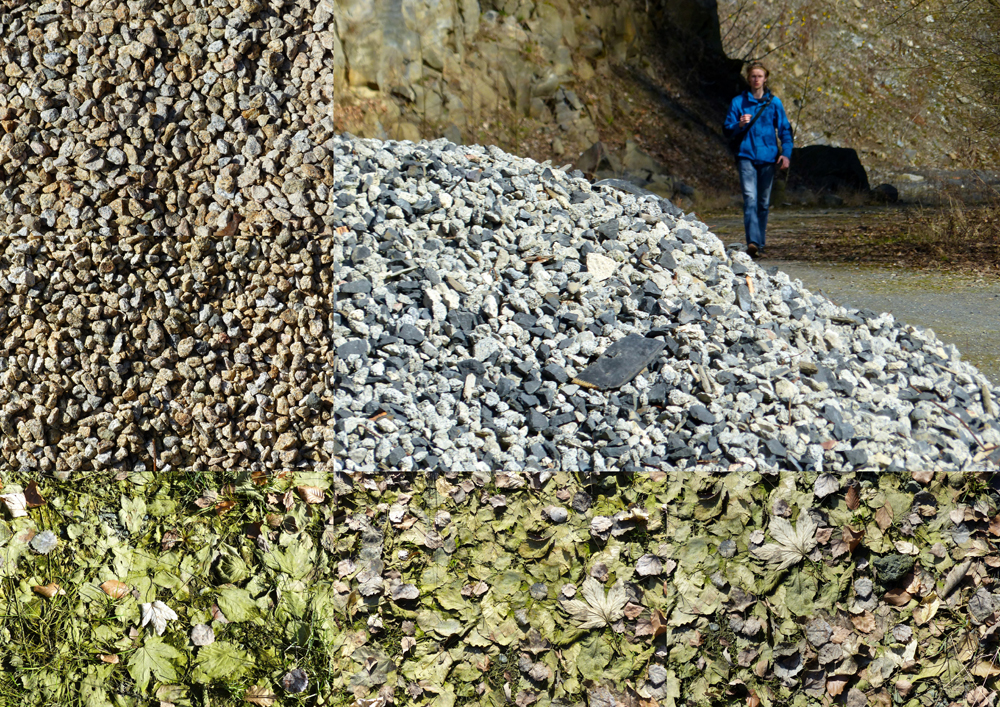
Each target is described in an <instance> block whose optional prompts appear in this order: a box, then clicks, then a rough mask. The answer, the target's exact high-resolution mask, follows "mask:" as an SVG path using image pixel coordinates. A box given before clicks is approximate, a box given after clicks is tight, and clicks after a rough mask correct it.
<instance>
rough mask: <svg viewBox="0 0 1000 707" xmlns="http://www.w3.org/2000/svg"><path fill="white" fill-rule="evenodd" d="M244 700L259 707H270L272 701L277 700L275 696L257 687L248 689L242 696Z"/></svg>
mask: <svg viewBox="0 0 1000 707" xmlns="http://www.w3.org/2000/svg"><path fill="white" fill-rule="evenodd" d="M243 697H244V699H245V700H246V701H247V702H249V703H250V704H252V705H260V706H261V707H271V705H273V704H274V701H275V700H276V699H278V697H277V695H275V694H274V693H272V692H271V691H270V690H267V689H265V688H263V687H260V686H258V685H254V686H253V687H248V688H247V691H246V694H245V695H244V696H243Z"/></svg>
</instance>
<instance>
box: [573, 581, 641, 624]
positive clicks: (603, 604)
mask: <svg viewBox="0 0 1000 707" xmlns="http://www.w3.org/2000/svg"><path fill="white" fill-rule="evenodd" d="M580 593H581V594H582V595H583V598H584V599H585V600H586V601H580V600H579V599H573V600H571V601H566V602H563V603H562V605H561V606H562V609H563V611H565V612H566V613H567V614H569V615H570V618H572V619H573V621H574V622H576V624H577V627H578V628H602V627H604V626H609V625H611V624H613V623H614V622H615V621H618V620H619V619H620V618H622V616H624V614H625V584H624V582H622V581H621V580H618V581H617V582H615V583H614V585H613V586H612V587H611V589H609V590H608V593H607V595H605V594H604V587H603V585H602V584H601V583H600V582H598V581H597V580H596V579H594V578H593V577H587V578H586V579H585V580H583V587H582V589H581V592H580Z"/></svg>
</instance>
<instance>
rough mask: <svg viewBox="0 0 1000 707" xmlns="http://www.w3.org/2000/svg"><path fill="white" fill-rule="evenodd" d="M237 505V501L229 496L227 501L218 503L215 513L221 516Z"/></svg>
mask: <svg viewBox="0 0 1000 707" xmlns="http://www.w3.org/2000/svg"><path fill="white" fill-rule="evenodd" d="M235 507H236V501H235V500H233V499H231V498H227V499H226V500H225V501H222V502H221V503H218V504H216V506H215V515H217V516H221V515H223V514H224V513H228V512H229V511H231V510H232V509H233V508H235Z"/></svg>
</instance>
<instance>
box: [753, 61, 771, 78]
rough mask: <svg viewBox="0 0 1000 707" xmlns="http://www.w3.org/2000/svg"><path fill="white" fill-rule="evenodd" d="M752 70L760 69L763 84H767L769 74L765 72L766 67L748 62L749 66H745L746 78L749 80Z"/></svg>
mask: <svg viewBox="0 0 1000 707" xmlns="http://www.w3.org/2000/svg"><path fill="white" fill-rule="evenodd" d="M754 69H760V70H761V71H763V72H764V81H765V82H767V80H768V79H769V78H771V72H770V71H768V70H767V67H766V66H764V65H763V64H761V63H760V62H759V61H753V62H750V64H749V65H748V66H747V78H748V79H749V78H750V72H751V71H753V70H754Z"/></svg>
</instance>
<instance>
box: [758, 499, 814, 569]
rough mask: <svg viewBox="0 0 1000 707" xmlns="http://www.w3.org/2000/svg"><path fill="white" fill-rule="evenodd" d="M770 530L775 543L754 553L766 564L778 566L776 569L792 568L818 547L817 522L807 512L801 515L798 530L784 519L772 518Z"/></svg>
mask: <svg viewBox="0 0 1000 707" xmlns="http://www.w3.org/2000/svg"><path fill="white" fill-rule="evenodd" d="M769 529H770V531H771V537H772V538H773V539H774V540H775V542H774V543H769V544H767V545H762V546H761V547H759V548H757V549H756V550H753V553H754V554H755V555H757V557H759V558H761V559H762V560H764V561H766V562H769V563H771V564H776V565H777V567H776V569H779V570H783V569H786V568H788V567H791V566H792V565H794V564H795V563H796V562H800V561H801V560H803V559H805V558H806V557H807V556H808V555H809V553H810V552H812V549H813V548H814V547H816V529H817V525H816V521H814V520H813V519H812V516H810V515H809V513H807V512H805V511H803V512H802V513H799V519H798V523H797V527H796V528H792V524H791V523H790V522H788V521H787V520H785V519H784V518H772V519H771V525H770V528H769Z"/></svg>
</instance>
